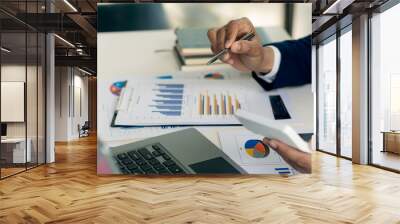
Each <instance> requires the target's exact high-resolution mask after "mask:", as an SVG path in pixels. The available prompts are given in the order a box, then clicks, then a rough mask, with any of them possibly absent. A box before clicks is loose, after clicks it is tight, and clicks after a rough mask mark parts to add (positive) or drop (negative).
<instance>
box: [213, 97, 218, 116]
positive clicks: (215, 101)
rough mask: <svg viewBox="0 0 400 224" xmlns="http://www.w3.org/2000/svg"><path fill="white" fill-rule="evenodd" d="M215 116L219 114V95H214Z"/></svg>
mask: <svg viewBox="0 0 400 224" xmlns="http://www.w3.org/2000/svg"><path fill="white" fill-rule="evenodd" d="M214 114H215V115H217V114H218V104H217V95H215V94H214Z"/></svg>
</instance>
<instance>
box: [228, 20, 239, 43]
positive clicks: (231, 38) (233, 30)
mask: <svg viewBox="0 0 400 224" xmlns="http://www.w3.org/2000/svg"><path fill="white" fill-rule="evenodd" d="M239 26H240V25H239V22H238V21H235V20H233V21H231V22H229V23H228V25H227V26H226V42H225V48H230V47H231V45H232V44H233V42H235V41H236V39H237V35H238V31H239Z"/></svg>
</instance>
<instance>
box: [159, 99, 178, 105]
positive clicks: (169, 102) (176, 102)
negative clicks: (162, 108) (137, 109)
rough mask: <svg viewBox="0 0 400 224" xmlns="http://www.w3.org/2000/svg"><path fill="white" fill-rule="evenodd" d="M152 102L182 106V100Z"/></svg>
mask: <svg viewBox="0 0 400 224" xmlns="http://www.w3.org/2000/svg"><path fill="white" fill-rule="evenodd" d="M153 102H156V103H162V104H168V105H171V104H172V105H176V104H179V105H182V100H153Z"/></svg>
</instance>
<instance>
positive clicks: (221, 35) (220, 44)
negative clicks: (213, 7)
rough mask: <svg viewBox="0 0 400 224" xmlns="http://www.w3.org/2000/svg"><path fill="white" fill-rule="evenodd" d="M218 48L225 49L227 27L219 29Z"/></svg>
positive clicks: (219, 49)
mask: <svg viewBox="0 0 400 224" xmlns="http://www.w3.org/2000/svg"><path fill="white" fill-rule="evenodd" d="M217 49H218V51H222V50H223V49H225V27H222V28H221V29H219V30H218V31H217Z"/></svg>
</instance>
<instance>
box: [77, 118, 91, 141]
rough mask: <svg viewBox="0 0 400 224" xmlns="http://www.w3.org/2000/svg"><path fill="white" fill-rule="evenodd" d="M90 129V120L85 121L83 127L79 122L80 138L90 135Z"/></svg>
mask: <svg viewBox="0 0 400 224" xmlns="http://www.w3.org/2000/svg"><path fill="white" fill-rule="evenodd" d="M89 129H90V125H89V121H85V123H84V124H83V125H82V127H81V126H80V125H79V124H78V132H79V138H81V137H87V136H89Z"/></svg>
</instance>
